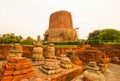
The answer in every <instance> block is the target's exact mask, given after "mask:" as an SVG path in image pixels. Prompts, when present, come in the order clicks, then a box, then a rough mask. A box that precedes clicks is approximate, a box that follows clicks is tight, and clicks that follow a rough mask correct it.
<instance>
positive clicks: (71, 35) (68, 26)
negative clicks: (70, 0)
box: [44, 10, 78, 42]
mask: <svg viewBox="0 0 120 81" xmlns="http://www.w3.org/2000/svg"><path fill="white" fill-rule="evenodd" d="M44 36H45V41H47V42H75V41H77V40H78V38H77V32H76V30H75V29H73V24H72V16H71V13H70V12H68V11H64V10H61V11H57V12H54V13H52V14H51V15H50V20H49V28H48V30H46V32H45V34H44Z"/></svg>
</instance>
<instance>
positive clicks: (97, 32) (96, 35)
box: [88, 30, 102, 40]
mask: <svg viewBox="0 0 120 81" xmlns="http://www.w3.org/2000/svg"><path fill="white" fill-rule="evenodd" d="M101 32H102V31H101V30H95V31H93V32H91V33H89V35H88V40H94V39H99V36H100V33H101Z"/></svg>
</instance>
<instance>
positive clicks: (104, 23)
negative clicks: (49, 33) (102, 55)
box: [0, 0, 120, 39]
mask: <svg viewBox="0 0 120 81" xmlns="http://www.w3.org/2000/svg"><path fill="white" fill-rule="evenodd" d="M119 3H120V0H99V1H98V0H84V1H83V0H76V1H72V0H71V1H68V0H52V1H50V0H0V34H6V33H15V35H21V36H23V37H27V36H31V37H33V38H35V39H36V38H37V35H40V36H41V38H42V39H43V34H44V33H45V31H46V30H47V29H48V27H49V17H50V15H51V14H52V13H53V12H56V11H59V10H66V11H69V12H71V15H72V21H73V28H79V30H77V31H78V34H79V38H80V39H86V38H87V36H88V34H89V33H90V32H92V31H94V30H97V29H98V30H102V29H106V28H112V29H117V30H120V9H119V8H120V5H119Z"/></svg>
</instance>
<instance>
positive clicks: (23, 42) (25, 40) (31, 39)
mask: <svg viewBox="0 0 120 81" xmlns="http://www.w3.org/2000/svg"><path fill="white" fill-rule="evenodd" d="M34 42H35V40H34V39H33V38H32V37H30V36H28V37H27V38H26V39H24V40H22V41H21V44H24V45H33V43H34Z"/></svg>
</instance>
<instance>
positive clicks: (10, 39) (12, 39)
mask: <svg viewBox="0 0 120 81" xmlns="http://www.w3.org/2000/svg"><path fill="white" fill-rule="evenodd" d="M22 39H23V38H22V36H16V35H15V34H14V33H8V34H3V35H2V37H1V38H0V40H2V43H5V44H14V43H20V41H21V40H22Z"/></svg>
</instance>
